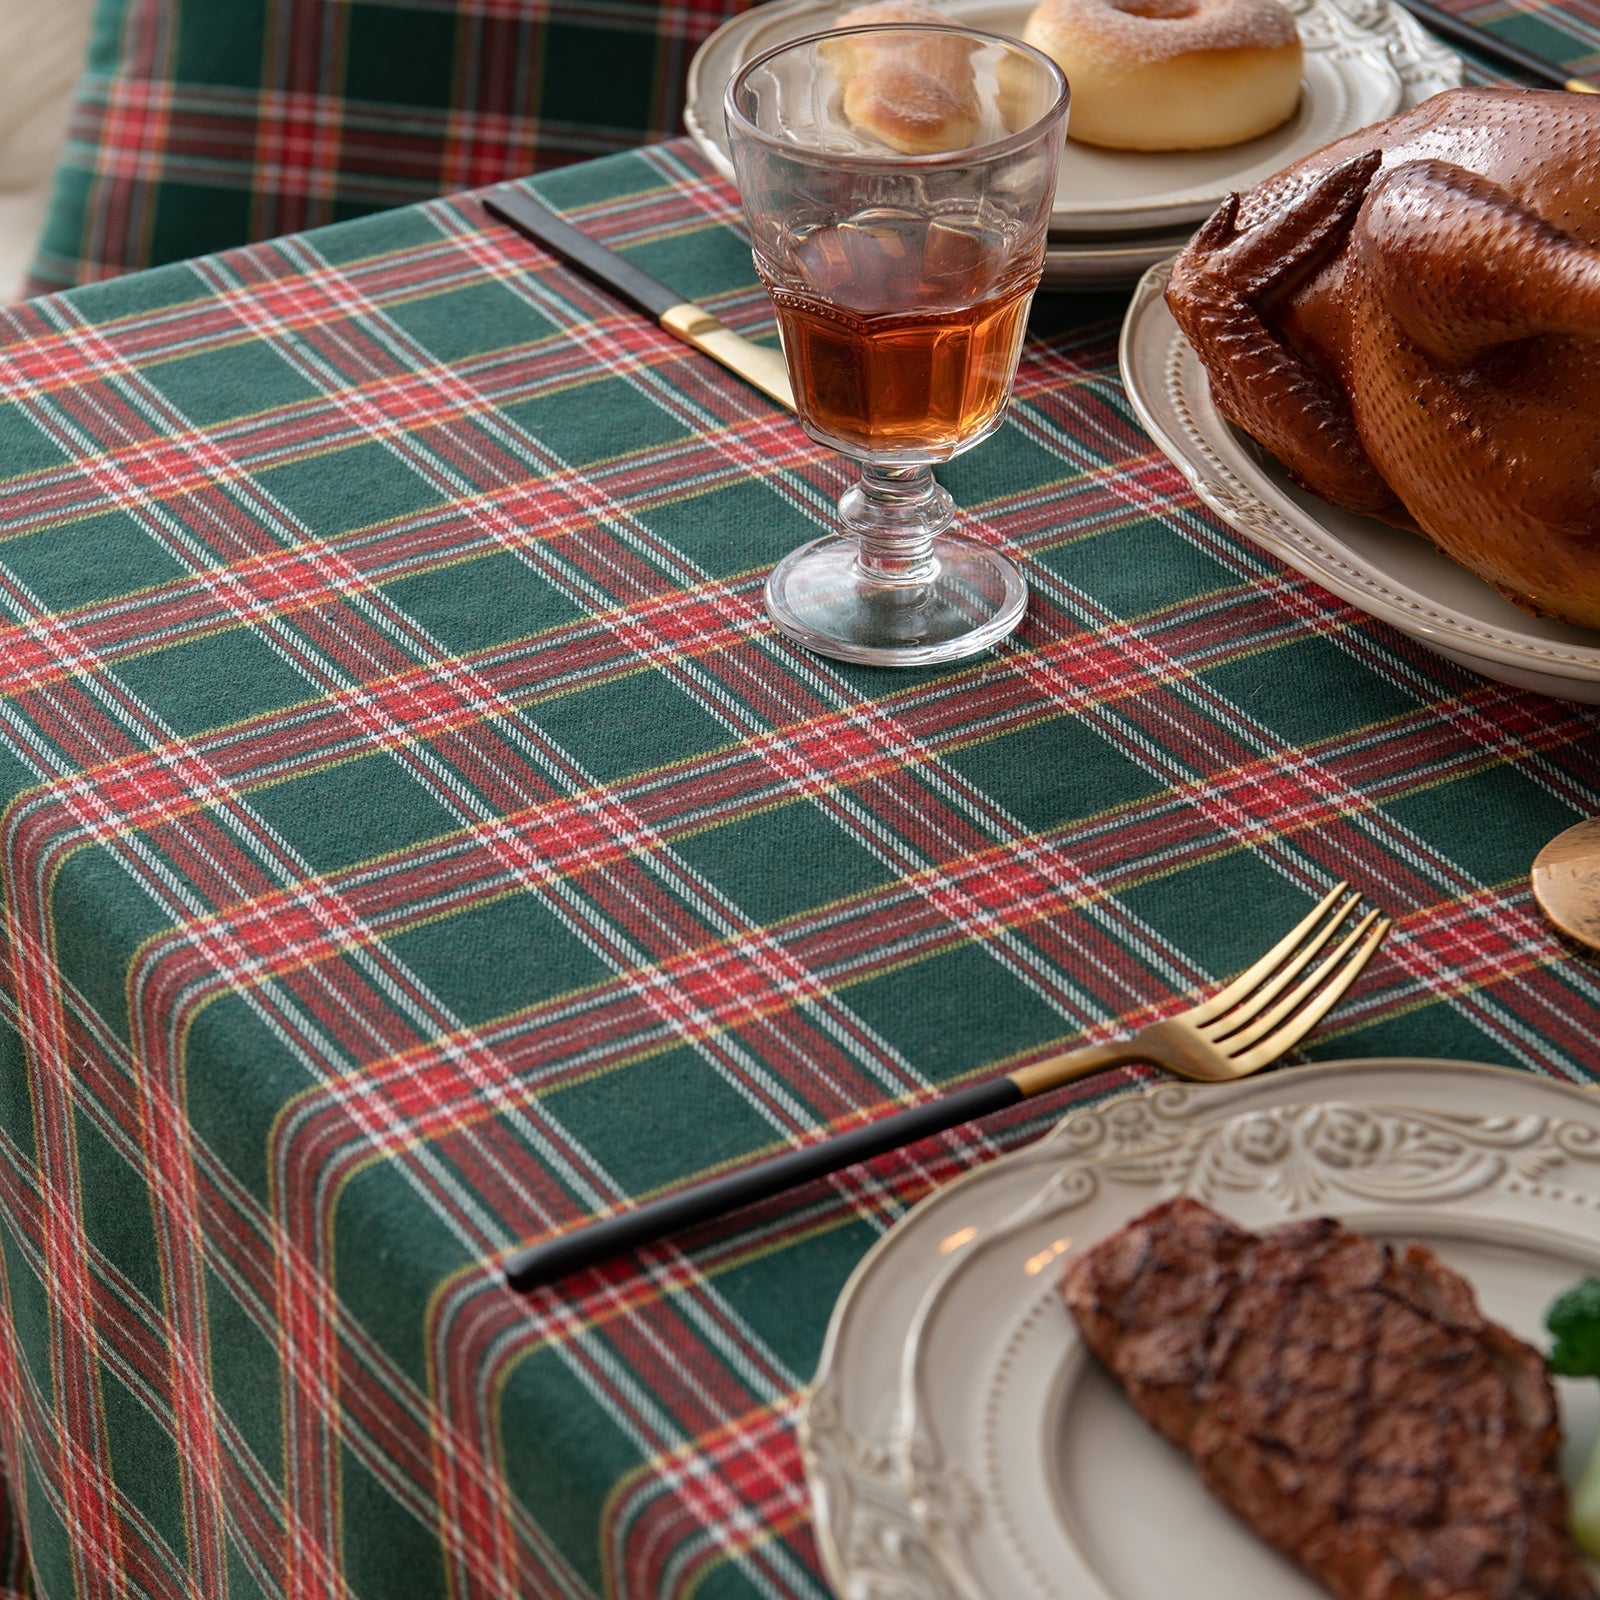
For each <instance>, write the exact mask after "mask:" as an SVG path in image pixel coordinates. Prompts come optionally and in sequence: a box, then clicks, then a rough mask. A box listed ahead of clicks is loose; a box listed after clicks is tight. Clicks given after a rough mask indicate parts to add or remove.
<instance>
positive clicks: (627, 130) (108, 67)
mask: <svg viewBox="0 0 1600 1600" xmlns="http://www.w3.org/2000/svg"><path fill="white" fill-rule="evenodd" d="M750 4H751V0H683V3H679V0H603V3H599V4H592V3H585V0H558V3H556V4H542V3H539V0H406V3H390V0H279V3H275V4H266V3H261V0H251V3H240V0H100V5H99V8H98V11H97V13H96V16H95V26H94V36H93V39H92V42H91V46H90V51H89V58H88V63H87V66H86V69H85V72H84V75H83V78H82V81H81V83H80V84H79V88H78V93H77V97H76V102H75V105H74V109H73V115H72V126H71V138H70V142H69V144H68V147H67V150H66V152H65V155H64V157H63V159H62V163H61V166H60V168H59V170H58V173H57V177H56V183H55V189H54V195H53V198H52V202H51V207H50V211H49V216H48V219H47V221H46V225H45V229H44V237H43V240H42V242H41V246H40V249H39V253H38V255H37V257H36V259H35V261H34V264H33V269H32V276H31V287H32V288H33V290H34V291H35V292H41V291H44V290H48V289H57V288H63V287H66V286H67V285H70V284H74V283H86V282H92V281H94V280H96V279H100V278H109V277H115V276H116V275H118V274H119V273H123V272H129V271H133V270H135V269H138V268H141V267H149V266H155V265H158V264H160V263H163V262H167V261H176V260H181V259H185V258H187V257H190V256H196V255H201V254H204V253H205V252H207V251H212V250H220V249H226V248H228V247H230V246H233V245H238V244H244V243H246V242H248V241H251V240H256V239H265V238H271V237H273V236H276V235H278V234H284V233H291V232H295V231H298V230H301V229H304V228H309V227H316V226H318V225H320V224H323V223H330V222H338V221H343V220H345V219H347V218H350V217H355V216H360V215H363V214H364V213H366V212H370V211H379V210H383V209H386V208H388V207H390V206H397V205H404V204H407V203H410V202H412V201H416V200H424V199H428V198H430V197H432V196H434V195H439V194H445V193H449V192H451V191H455V190H460V189H469V188H474V187H477V186H479V185H482V184H488V183H495V182H499V181H501V180H502V179H506V178H514V177H518V176H522V175H525V174H528V173H531V172H536V171H541V170H544V169H546V168H549V167H555V166H560V165H563V164H564V163H566V162H569V161H575V160H579V159H582V158H585V157H589V156H594V155H604V154H607V153H610V152H613V151H619V150H627V149H632V148H634V147H635V146H638V145H641V144H645V143H648V142H650V141H651V140H654V139H657V138H660V137H662V136H664V135H671V134H676V133H680V132H681V131H682V117H683V89H684V80H685V77H686V76H687V73H688V69H689V63H690V61H691V60H692V58H693V56H694V52H695V50H696V49H697V48H698V47H699V45H700V44H701V42H702V41H703V40H704V39H705V38H706V37H707V36H708V35H709V34H710V33H712V32H713V31H714V30H715V28H716V27H717V26H718V24H719V23H721V22H722V21H724V20H725V19H726V18H727V17H729V16H731V15H733V14H734V13H736V12H740V11H744V10H747V9H749V6H750Z"/></svg>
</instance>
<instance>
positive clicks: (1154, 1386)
mask: <svg viewBox="0 0 1600 1600" xmlns="http://www.w3.org/2000/svg"><path fill="white" fill-rule="evenodd" d="M1061 1292H1062V1297H1063V1299H1064V1300H1065V1302H1066V1305H1067V1307H1068V1309H1069V1310H1070V1311H1071V1313H1072V1315H1073V1318H1074V1319H1075V1320H1076V1322H1077V1324H1078V1327H1079V1329H1080V1331H1081V1332H1082V1334H1083V1337H1084V1340H1085V1342H1086V1343H1087V1344H1088V1346H1089V1348H1090V1349H1091V1350H1092V1351H1093V1352H1094V1353H1095V1355H1096V1356H1097V1357H1099V1359H1100V1360H1101V1361H1102V1362H1103V1363H1104V1365H1105V1366H1106V1367H1107V1368H1108V1369H1109V1371H1110V1372H1111V1373H1112V1375H1113V1376H1114V1377H1115V1378H1116V1379H1117V1380H1118V1382H1120V1383H1121V1384H1122V1386H1123V1388H1124V1390H1125V1391H1126V1393H1127V1395H1128V1398H1129V1400H1130V1401H1131V1402H1132V1404H1133V1406H1134V1408H1135V1409H1136V1410H1137V1411H1138V1412H1139V1414H1140V1415H1141V1416H1143V1417H1144V1418H1145V1420H1146V1421H1147V1422H1149V1423H1150V1424H1151V1426H1152V1427H1154V1428H1155V1429H1156V1430H1157V1431H1158V1432H1159V1433H1161V1434H1163V1435H1164V1436H1165V1437H1166V1438H1167V1439H1169V1440H1171V1441H1172V1443H1174V1444H1176V1445H1178V1446H1180V1447H1181V1448H1183V1449H1185V1450H1187V1451H1188V1452H1189V1453H1190V1454H1191V1455H1192V1456H1193V1457H1194V1459H1195V1461H1196V1463H1197V1465H1198V1467H1199V1470H1200V1475H1201V1478H1202V1480H1203V1481H1204V1483H1205V1484H1206V1487H1207V1488H1208V1489H1210V1490H1211V1492H1212V1493H1213V1494H1214V1495H1216V1496H1217V1498H1218V1499H1220V1500H1221V1501H1222V1502H1223V1504H1224V1505H1226V1506H1228V1507H1229V1509H1230V1510H1232V1511H1234V1512H1235V1513H1236V1514H1237V1515H1238V1516H1240V1517H1241V1518H1243V1520H1244V1521H1245V1522H1247V1523H1248V1524H1249V1525H1250V1526H1251V1527H1252V1528H1254V1529H1255V1531H1256V1532H1257V1533H1258V1534H1260V1535H1261V1537H1262V1538H1264V1539H1265V1540H1266V1541H1267V1542H1268V1543H1269V1544H1271V1545H1273V1546H1274V1547H1275V1548H1276V1549H1278V1550H1279V1551H1281V1552H1282V1553H1283V1554H1284V1555H1286V1556H1287V1557H1289V1559H1290V1560H1292V1561H1294V1562H1296V1563H1297V1564H1298V1565H1300V1566H1301V1567H1302V1568H1303V1569H1304V1570H1305V1571H1306V1572H1307V1573H1309V1574H1310V1575H1311V1576H1312V1577H1313V1578H1315V1579H1317V1580H1318V1581H1319V1582H1320V1583H1322V1584H1323V1585H1324V1586H1325V1587H1326V1588H1327V1589H1329V1590H1330V1591H1331V1592H1332V1593H1333V1594H1334V1595H1335V1596H1337V1597H1338V1600H1597V1597H1596V1590H1595V1586H1594V1583H1593V1581H1592V1580H1591V1578H1590V1576H1589V1573H1588V1569H1587V1568H1586V1566H1585V1564H1584V1561H1583V1557H1582V1555H1581V1553H1580V1552H1579V1550H1578V1549H1577V1546H1576V1545H1575V1544H1574V1543H1573V1541H1572V1538H1571V1536H1570V1534H1569V1532H1568V1529H1567V1494H1566V1488H1565V1486H1564V1485H1563V1483H1562V1481H1561V1478H1560V1476H1559V1473H1558V1471H1557V1459H1556V1458H1557V1452H1558V1449H1559V1446H1560V1424H1559V1419H1558V1416H1557V1412H1556V1404H1555V1393H1554V1390H1553V1389H1552V1388H1551V1385H1550V1380H1549V1378H1548V1377H1547V1375H1546V1373H1545V1367H1544V1360H1543V1358H1542V1357H1541V1356H1540V1354H1539V1353H1538V1351H1536V1350H1534V1349H1533V1348H1532V1347H1531V1346H1529V1345H1526V1344H1524V1343H1523V1342H1522V1341H1521V1340H1519V1339H1516V1338H1513V1337H1512V1335H1511V1334H1509V1333H1507V1332H1506V1330H1505V1329H1503V1328H1501V1327H1499V1326H1498V1325H1497V1324H1495V1323H1493V1322H1490V1321H1489V1320H1488V1319H1486V1318H1485V1317H1484V1316H1483V1315H1482V1313H1481V1312H1480V1311H1479V1310H1478V1306H1477V1302H1476V1299H1475V1297H1474V1295H1473V1292H1472V1288H1471V1286H1470V1285H1469V1284H1468V1283H1467V1281H1466V1280H1465V1279H1464V1278H1462V1277H1461V1276H1460V1275H1459V1274H1457V1273H1455V1272H1452V1271H1451V1270H1450V1269H1449V1268H1448V1267H1446V1266H1445V1265H1444V1264H1443V1263H1442V1262H1441V1261H1440V1260H1439V1259H1438V1258H1437V1257H1436V1256H1435V1255H1434V1254H1433V1252H1432V1251H1431V1250H1428V1249H1427V1248H1426V1247H1425V1246H1422V1245H1410V1246H1408V1247H1407V1248H1406V1249H1404V1250H1403V1251H1399V1252H1396V1251H1395V1250H1394V1249H1392V1248H1391V1247H1390V1246H1388V1245H1386V1244H1383V1243H1381V1242H1379V1241H1378V1240H1375V1239H1369V1238H1367V1237H1366V1236H1364V1235H1362V1234H1359V1233H1355V1232H1352V1231H1351V1230H1350V1229H1348V1228H1345V1227H1343V1226H1342V1225H1341V1224H1340V1223H1338V1222H1335V1221H1333V1220H1332V1219H1331V1218H1327V1217H1319V1218H1315V1219H1312V1220H1309V1221H1305V1222H1294V1223H1289V1224H1287V1225H1286V1226H1284V1227H1280V1228H1276V1229H1273V1230H1272V1231H1271V1232H1269V1233H1266V1234H1255V1233H1251V1232H1250V1231H1249V1230H1247V1229H1245V1228H1241V1227H1239V1226H1237V1225H1236V1224H1235V1223H1233V1222H1230V1221H1228V1220H1227V1219H1226V1218H1224V1217H1222V1216H1219V1215H1218V1214H1217V1213H1216V1212H1214V1211H1212V1210H1211V1209H1210V1208H1209V1207H1207V1206H1204V1205H1202V1204H1201V1203H1200V1202H1199V1201H1197V1200H1191V1199H1187V1198H1183V1199H1177V1200H1171V1201H1168V1202H1166V1203H1165V1204H1164V1205H1160V1206H1157V1207H1156V1208H1155V1209H1154V1210H1152V1211H1148V1212H1146V1213H1145V1214H1144V1215H1143V1216H1141V1217H1137V1218H1135V1219H1134V1221H1132V1222H1131V1223H1129V1224H1128V1225H1127V1226H1126V1227H1125V1228H1123V1229H1121V1230H1120V1231H1119V1232H1117V1233H1114V1234H1112V1235H1111V1236H1110V1237H1109V1238H1106V1239H1103V1240H1101V1241H1100V1242H1099V1243H1098V1244H1096V1245H1094V1246H1093V1247H1092V1248H1090V1249H1089V1250H1086V1251H1085V1252H1084V1253H1083V1254H1082V1255H1080V1256H1076V1257H1074V1258H1073V1259H1072V1260H1071V1261H1070V1262H1069V1264H1068V1266H1067V1268H1066V1271H1065V1274H1064V1276H1063V1278H1062V1283H1061Z"/></svg>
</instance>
